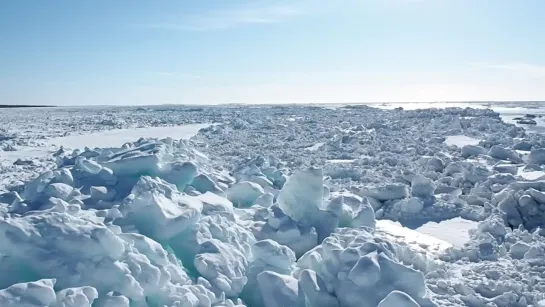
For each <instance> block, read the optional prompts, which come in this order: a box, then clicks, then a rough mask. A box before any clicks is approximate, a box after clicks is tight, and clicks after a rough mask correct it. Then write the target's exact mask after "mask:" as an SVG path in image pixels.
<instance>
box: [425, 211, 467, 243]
mask: <svg viewBox="0 0 545 307" xmlns="http://www.w3.org/2000/svg"><path fill="white" fill-rule="evenodd" d="M477 224H478V223H477V222H474V221H469V220H465V219H463V218H459V217H457V218H453V219H451V220H446V221H442V222H439V223H436V222H429V223H426V224H424V225H422V226H420V227H419V228H417V229H416V231H418V232H420V233H423V234H426V235H429V236H432V237H434V238H437V239H440V240H443V241H445V242H448V243H450V244H452V245H453V246H455V247H462V246H464V244H465V243H467V242H469V240H470V239H471V238H470V237H469V230H470V229H476V228H477Z"/></svg>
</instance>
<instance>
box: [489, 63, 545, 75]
mask: <svg viewBox="0 0 545 307" xmlns="http://www.w3.org/2000/svg"><path fill="white" fill-rule="evenodd" d="M480 65H481V66H483V65H484V66H485V67H486V68H489V69H495V70H503V71H509V72H512V73H513V74H517V75H524V76H528V77H545V65H539V64H528V63H517V62H513V63H498V64H492V63H485V64H480Z"/></svg>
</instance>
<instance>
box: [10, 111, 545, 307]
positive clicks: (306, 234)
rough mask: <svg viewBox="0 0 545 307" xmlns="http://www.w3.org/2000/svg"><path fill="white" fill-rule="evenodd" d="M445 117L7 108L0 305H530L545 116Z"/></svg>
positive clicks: (539, 267)
mask: <svg viewBox="0 0 545 307" xmlns="http://www.w3.org/2000/svg"><path fill="white" fill-rule="evenodd" d="M452 106H456V105H453V104H444V105H442V104H431V105H423V104H406V105H403V107H404V109H405V110H401V109H396V108H397V107H398V106H396V105H378V107H381V108H383V109H378V108H370V107H368V106H355V105H349V106H337V107H334V108H333V107H327V106H326V107H321V106H320V107H317V106H296V107H294V106H259V107H255V106H244V107H243V106H215V107H183V106H180V107H177V106H160V107H145V108H96V109H91V108H53V109H25V110H6V111H5V112H3V113H2V114H0V120H2V122H3V123H4V125H3V127H2V130H1V131H0V149H1V150H0V272H1V273H2V274H0V306H8V307H10V306H13V307H18V306H49V307H53V306H74V307H84V306H108V307H109V306H112V307H113V306H131V307H144V306H153V307H155V306H184V307H185V306H192V307H203V306H225V307H234V306H249V307H253V306H256V307H257V306H266V307H268V306H294V307H303V306H305V307H310V306H320V307H321V306H324V307H326V306H339V307H352V306H354V307H356V306H358V307H362V306H363V307H375V306H380V307H391V306H421V307H424V306H487V307H488V306H498V307H511V306H514V307H518V306H520V307H522V306H534V307H535V306H545V286H544V285H545V277H544V276H543V274H544V270H543V267H545V239H544V237H543V234H545V232H544V231H543V230H542V228H543V226H545V180H543V178H542V175H543V173H544V169H543V167H544V166H545V149H544V148H545V136H544V135H542V134H539V129H538V128H539V127H540V125H541V123H542V120H541V118H540V117H539V115H540V114H542V113H543V108H545V107H544V106H541V105H539V104H532V103H529V104H528V105H520V104H519V105H518V106H516V108H515V105H510V104H504V105H502V106H497V105H494V104H490V105H482V104H478V103H468V104H465V105H463V104H460V105H458V106H460V107H464V108H448V109H442V108H444V107H452ZM525 106H526V107H525ZM422 107H432V108H434V109H422ZM465 107H474V109H469V108H465ZM502 108H503V109H505V110H506V112H509V113H508V114H515V113H516V114H519V113H520V114H522V115H521V116H523V117H526V118H533V119H534V120H535V121H536V125H533V126H532V127H526V126H527V125H524V124H516V123H515V122H512V121H511V122H505V121H506V117H505V113H504V115H502V116H500V114H498V113H495V112H493V111H492V110H490V109H496V110H503V109H502ZM410 109H413V110H410ZM517 112H518V113H517ZM534 115H535V116H534ZM502 119H503V120H502ZM211 124H212V125H211ZM188 125H189V126H188ZM536 127H538V128H536ZM525 129H526V130H525ZM530 130H531V132H529V131H530ZM536 132H537V133H536ZM60 146H62V147H60Z"/></svg>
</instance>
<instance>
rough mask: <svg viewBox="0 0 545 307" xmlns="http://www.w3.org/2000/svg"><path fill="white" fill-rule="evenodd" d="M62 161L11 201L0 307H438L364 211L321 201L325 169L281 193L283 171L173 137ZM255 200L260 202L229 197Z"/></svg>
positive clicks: (0, 236)
mask: <svg viewBox="0 0 545 307" xmlns="http://www.w3.org/2000/svg"><path fill="white" fill-rule="evenodd" d="M57 161H58V165H59V168H58V169H56V170H53V171H49V172H46V173H44V174H42V175H41V176H38V177H37V178H36V179H35V180H33V181H31V182H28V183H27V184H26V185H25V187H24V189H23V191H22V193H21V194H20V195H19V194H18V193H17V192H10V193H8V194H6V195H3V198H2V199H6V200H8V199H9V200H11V201H10V202H9V203H7V204H1V205H0V242H1V243H2V244H0V256H1V258H0V269H2V272H3V274H2V277H0V287H1V288H4V290H1V291H0V305H1V306H78V307H83V306H193V307H197V306H199V307H201V306H237V305H240V306H347V307H350V306H356V305H357V306H361V304H362V303H365V304H367V305H365V306H376V305H377V304H379V303H380V304H381V305H380V306H390V305H391V303H388V302H390V301H399V300H400V299H401V300H402V301H403V299H402V298H406V300H407V302H410V304H416V303H418V304H420V305H421V306H428V305H430V304H431V303H430V302H429V299H425V298H424V297H425V294H426V293H425V285H424V280H423V278H422V273H418V272H417V271H414V270H413V269H410V268H408V267H406V266H404V265H402V264H400V263H399V261H398V260H397V258H396V254H395V252H394V251H393V250H392V249H391V248H388V247H387V246H383V244H389V243H388V242H382V243H381V242H378V241H376V239H374V236H373V228H374V222H375V219H374V211H373V208H372V207H371V206H370V205H369V203H367V202H364V201H363V199H361V198H359V199H358V197H356V196H353V197H352V199H351V198H350V197H348V198H347V199H350V200H351V201H350V204H349V205H347V204H345V200H344V197H343V196H337V197H336V198H335V200H332V201H331V202H326V201H324V182H323V175H322V173H321V170H319V169H311V170H308V171H303V172H299V173H296V174H295V175H293V176H291V177H290V178H289V179H287V180H286V182H285V184H283V186H284V188H283V189H281V190H277V189H276V188H275V187H274V186H273V182H277V180H275V179H278V178H280V177H276V175H274V174H270V175H271V177H273V178H271V179H267V176H263V178H262V177H260V176H259V175H257V176H255V175H254V176H253V177H251V178H249V179H250V180H251V181H244V180H243V181H240V180H239V181H238V182H236V180H235V179H232V178H230V177H229V175H227V174H223V173H222V172H218V171H214V170H213V169H212V168H211V166H210V165H209V164H208V159H207V158H206V157H205V156H204V155H202V154H200V153H199V152H198V151H196V150H195V149H194V148H193V147H192V145H191V144H190V143H188V142H185V141H174V140H171V139H165V140H150V141H144V140H140V141H138V142H135V143H132V144H126V145H125V146H124V148H118V149H115V148H114V149H112V148H110V149H94V150H86V151H84V152H78V151H76V152H74V153H72V154H66V153H64V154H61V155H59V156H58V159H57ZM243 182H249V183H251V184H244V183H243ZM241 183H242V184H241ZM254 185H255V186H259V187H260V188H257V189H256V188H254ZM303 191H304V193H302V192H303ZM256 192H257V193H258V195H255V193H256ZM250 195H251V196H250ZM266 195H270V196H266ZM274 195H278V199H277V200H275V196H274ZM346 196H349V195H346ZM249 197H251V199H252V201H253V202H256V203H258V204H256V205H254V206H251V205H252V204H251V203H250V204H247V203H244V202H238V203H237V204H236V205H237V206H240V207H241V208H235V206H234V205H233V203H232V202H231V201H230V200H228V199H227V198H235V199H243V200H246V201H249V200H250V198H249ZM341 225H342V226H345V227H346V226H348V227H360V226H365V227H366V228H365V229H366V230H365V229H363V228H362V229H358V230H356V229H354V230H349V229H345V230H339V231H336V229H337V228H338V227H339V226H341ZM350 231H352V232H350ZM332 233H334V235H333V236H332V237H330V235H331V234H332ZM348 234H352V235H353V236H352V237H350V238H349V236H348ZM322 241H323V243H322ZM348 241H350V242H348ZM303 254H304V255H303ZM296 255H299V256H300V255H303V256H302V258H301V259H300V260H299V261H296ZM316 257H318V258H316ZM332 274H334V277H332ZM343 274H344V275H343ZM367 274H371V275H369V277H365V276H366V275H367ZM345 275H346V276H345ZM394 280H398V282H393V281H394ZM407 283H418V287H417V288H415V287H412V288H411V287H408V286H407ZM378 288H380V289H381V290H380V291H379V292H376V291H373V289H378ZM352 291H353V292H354V293H352ZM356 292H358V293H356ZM373 292H375V293H373ZM348 293H352V294H350V295H347V294H348ZM365 293H367V294H366V295H363V294H365ZM370 293H373V295H372V296H369V294H370ZM362 295H363V296H362ZM367 296H369V298H367ZM400 297H401V298H400ZM357 301H359V305H358V304H356V302H357ZM381 301H382V302H381ZM415 302H416V303H415ZM408 304H409V303H408ZM410 304H409V305H407V306H413V305H410ZM418 304H417V305H415V306H419V305H418Z"/></svg>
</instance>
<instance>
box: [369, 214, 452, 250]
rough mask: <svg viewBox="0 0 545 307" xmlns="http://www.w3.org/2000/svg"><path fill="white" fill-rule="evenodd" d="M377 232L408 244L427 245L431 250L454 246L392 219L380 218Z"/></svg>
mask: <svg viewBox="0 0 545 307" xmlns="http://www.w3.org/2000/svg"><path fill="white" fill-rule="evenodd" d="M376 231H377V234H381V233H382V234H384V235H386V236H388V237H393V238H396V239H397V241H402V242H404V243H406V244H408V245H413V246H419V247H426V248H429V249H430V251H431V250H432V249H433V250H436V251H443V250H446V249H447V248H449V247H452V244H451V243H449V242H447V241H444V240H441V239H439V238H435V237H433V236H430V235H427V234H424V233H421V232H418V231H415V230H412V229H410V228H407V227H403V226H401V225H400V224H399V223H397V222H392V221H390V220H378V221H377V225H376Z"/></svg>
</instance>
